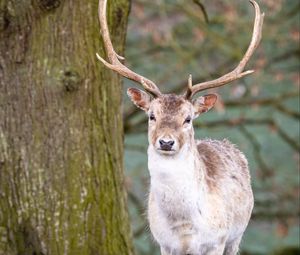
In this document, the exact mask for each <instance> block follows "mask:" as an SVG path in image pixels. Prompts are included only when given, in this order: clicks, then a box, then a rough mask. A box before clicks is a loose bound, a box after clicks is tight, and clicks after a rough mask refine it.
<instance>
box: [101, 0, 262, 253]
mask: <svg viewBox="0 0 300 255" xmlns="http://www.w3.org/2000/svg"><path fill="white" fill-rule="evenodd" d="M250 2H251V4H252V5H253V6H254V10H255V20H254V27H253V32H252V38H251V41H250V44H249V46H248V49H247V51H246V53H245V55H244V56H243V57H242V60H241V61H240V62H239V64H238V65H237V66H236V67H235V68H234V69H233V70H232V71H231V72H229V73H227V74H225V75H223V76H221V77H219V78H217V79H214V80H211V81H206V82H201V83H198V84H195V85H193V83H192V76H191V75H190V76H189V78H188V82H187V89H186V91H185V92H184V93H183V94H182V95H175V94H163V93H162V92H161V91H160V90H159V88H158V86H157V85H156V84H155V83H154V82H153V81H151V80H149V79H147V78H145V77H143V76H142V75H139V74H137V73H135V72H134V71H132V70H130V69H129V68H128V67H126V66H125V65H124V64H122V61H123V60H124V58H123V57H121V56H119V55H118V54H117V53H116V52H115V50H114V48H113V45H112V42H111V39H110V33H109V30H108V26H107V18H106V7H107V0H99V8H98V17H99V23H100V33H101V35H102V39H103V45H104V49H105V52H106V55H107V58H108V61H106V60H105V59H104V58H102V57H101V56H99V54H98V53H97V54H96V56H97V58H98V60H100V61H101V62H102V63H103V64H104V65H105V66H106V67H107V68H109V69H111V70H113V71H115V72H116V73H117V74H119V75H121V76H124V77H126V78H128V79H130V80H133V81H135V82H137V83H138V84H140V85H141V87H142V88H143V89H144V91H143V90H140V89H137V88H129V89H128V90H127V94H128V96H129V98H130V99H131V100H132V102H133V103H134V104H135V105H136V106H137V107H138V108H140V109H141V110H143V111H145V113H146V114H147V115H148V119H149V121H148V141H149V146H148V169H149V173H150V192H149V197H148V209H147V215H148V222H149V227H150V230H151V233H152V235H153V237H154V240H155V241H156V242H157V243H158V244H159V246H160V250H161V254H162V255H204V254H209V255H220V254H226V255H233V254H237V253H238V250H239V245H240V242H241V240H242V236H243V234H244V232H245V230H246V227H247V225H248V223H249V220H250V217H251V213H252V210H253V206H254V198H253V192H252V188H251V177H250V173H249V167H248V162H247V159H246V157H245V155H244V154H243V153H242V152H241V151H240V150H239V149H238V148H237V146H236V145H234V144H232V143H231V142H229V141H228V140H226V139H224V140H212V139H203V140H196V139H195V138H194V128H193V123H192V122H193V120H194V119H196V118H197V117H198V116H200V115H201V114H203V113H206V112H208V111H209V110H210V109H211V108H212V107H213V106H214V104H215V103H216V101H217V98H218V96H217V95H216V94H207V95H203V96H199V97H197V98H195V99H193V97H194V96H195V95H196V94H197V93H198V92H200V91H204V90H207V89H212V88H216V87H220V86H223V85H225V84H228V83H230V82H232V81H235V80H237V79H240V78H242V77H244V76H246V75H249V74H251V73H253V72H254V70H248V71H244V69H245V66H246V64H247V62H248V61H249V59H250V58H251V56H252V55H253V53H254V51H255V50H256V48H257V47H258V45H259V43H260V40H261V34H262V26H263V19H264V13H261V11H260V7H259V5H258V4H257V3H256V2H255V1H254V0H250Z"/></svg>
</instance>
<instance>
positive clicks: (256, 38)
mask: <svg viewBox="0 0 300 255" xmlns="http://www.w3.org/2000/svg"><path fill="white" fill-rule="evenodd" d="M250 2H251V4H252V5H253V6H254V8H255V21H254V27H253V33H252V39H251V42H250V45H249V47H248V49H247V51H246V53H245V55H244V57H243V58H242V60H241V61H240V63H239V64H238V66H237V67H236V68H235V69H234V70H233V71H231V72H229V73H227V74H225V75H223V76H221V77H220V78H217V79H215V80H212V81H207V82H201V83H198V84H196V85H194V86H190V85H189V86H188V88H187V91H186V93H185V95H184V96H185V98H187V99H190V98H192V97H193V95H195V94H196V93H198V92H200V91H203V90H206V89H210V88H216V87H220V86H223V85H225V84H227V83H229V82H232V81H234V80H237V79H240V78H242V77H244V76H246V75H248V74H251V73H253V72H254V70H248V71H244V72H243V70H244V68H245V66H246V64H247V62H248V61H249V59H250V57H251V56H252V55H253V53H254V51H255V49H256V48H257V46H258V45H259V42H260V40H261V33H262V25H263V20H264V13H261V12H260V8H259V5H258V4H257V3H256V2H255V1H254V0H250Z"/></svg>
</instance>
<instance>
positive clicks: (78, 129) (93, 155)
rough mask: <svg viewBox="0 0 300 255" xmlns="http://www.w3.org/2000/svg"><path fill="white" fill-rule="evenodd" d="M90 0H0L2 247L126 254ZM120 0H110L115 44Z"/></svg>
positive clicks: (118, 128)
mask: <svg viewBox="0 0 300 255" xmlns="http://www.w3.org/2000/svg"><path fill="white" fill-rule="evenodd" d="M97 6H98V3H97V0H86V1H82V0H72V1H71V0H34V1H25V0H21V1H20V0H0V53H1V55H0V255H4V254H5V255H16V254H18V255H31V254H32V255H33V254H36V255H37V254H39V255H41V254H45V255H46V254H49V255H59V254H70V255H77V254H78V255H85V254H91V255H97V254H101V255H125V254H133V249H132V244H131V238H130V237H131V236H130V227H129V223H128V214H127V210H126V195H125V194H126V192H125V189H124V177H123V170H122V167H123V166H122V157H123V156H122V154H123V151H122V147H123V145H122V118H121V95H122V93H121V81H120V79H119V78H118V77H117V75H115V74H113V73H112V72H110V71H108V70H107V69H105V68H104V67H103V65H102V64H101V63H99V62H98V61H97V60H96V57H95V53H96V52H99V53H100V54H101V55H104V53H103V48H102V41H101V38H100V35H99V24H98V19H97ZM128 10H129V2H128V0H113V1H109V7H108V19H109V26H110V31H111V35H112V40H113V43H114V45H115V48H116V50H117V51H118V53H119V54H121V55H122V54H123V50H124V42H125V33H126V25H127V17H128Z"/></svg>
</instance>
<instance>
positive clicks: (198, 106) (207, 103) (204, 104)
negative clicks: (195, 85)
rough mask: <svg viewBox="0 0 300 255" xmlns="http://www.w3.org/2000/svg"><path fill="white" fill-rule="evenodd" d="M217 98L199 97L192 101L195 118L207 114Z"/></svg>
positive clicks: (215, 96) (211, 95)
mask: <svg viewBox="0 0 300 255" xmlns="http://www.w3.org/2000/svg"><path fill="white" fill-rule="evenodd" d="M217 99H218V96H217V95H216V94H208V95H205V96H201V97H198V98H196V99H195V100H193V101H192V104H193V106H194V110H195V116H196V117H198V115H199V114H201V113H205V112H208V111H209V110H210V109H211V108H212V107H213V106H214V105H215V103H216V101H217Z"/></svg>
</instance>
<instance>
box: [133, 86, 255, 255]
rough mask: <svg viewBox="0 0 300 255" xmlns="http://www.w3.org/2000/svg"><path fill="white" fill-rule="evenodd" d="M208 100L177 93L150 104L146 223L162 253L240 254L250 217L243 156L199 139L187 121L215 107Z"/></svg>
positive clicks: (229, 147) (226, 146)
mask: <svg viewBox="0 0 300 255" xmlns="http://www.w3.org/2000/svg"><path fill="white" fill-rule="evenodd" d="M135 93H141V92H140V91H137V90H133V91H131V93H130V92H129V94H130V95H131V98H132V99H133V100H134V98H135V99H136V98H141V99H142V101H139V100H137V101H134V102H135V103H136V104H137V105H143V106H146V105H147V103H146V101H145V100H144V99H145V96H146V95H141V96H137V95H136V94H135ZM208 98H209V99H208ZM208 98H206V100H199V101H200V102H201V106H199V105H197V102H196V103H195V104H194V105H192V104H191V103H190V102H188V101H185V100H184V99H183V98H181V97H177V96H175V95H164V96H163V97H162V98H160V99H156V100H154V102H150V101H149V102H150V104H149V106H148V112H149V113H148V114H149V115H150V116H151V115H153V116H155V120H154V119H153V120H151V119H150V120H149V133H148V136H149V147H148V168H149V172H150V177H151V185H150V195H149V202H148V219H149V224H150V229H151V232H152V234H153V236H154V238H155V240H156V241H157V242H158V243H159V245H160V247H161V250H162V254H170V255H171V254H172V255H185V254H193V255H200V254H223V252H224V251H225V250H226V253H225V254H236V253H237V251H238V246H239V243H240V240H241V237H242V235H243V232H244V231H245V228H246V226H247V224H248V221H249V218H250V215H251V211H252V208H253V195H252V190H251V185H250V176H249V171H248V165H247V160H246V158H245V157H244V155H243V154H242V153H241V152H240V151H239V150H238V149H236V148H235V146H234V145H232V144H231V143H229V142H228V141H227V140H224V141H214V140H202V141H195V140H194V130H193V126H192V124H191V123H186V122H185V119H186V116H191V118H195V117H196V116H195V113H194V112H195V111H197V109H198V111H200V112H202V111H203V107H208V108H209V107H210V104H213V103H214V100H215V98H214V97H211V96H209V97H208ZM212 98H213V99H212ZM205 102H206V106H204V105H205ZM198 103H199V102H198ZM196 114H197V112H196ZM162 139H164V140H172V141H174V143H173V145H172V147H171V148H174V152H172V151H169V150H162V151H161V148H162V146H161V144H159V143H158V142H157V141H158V140H162Z"/></svg>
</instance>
